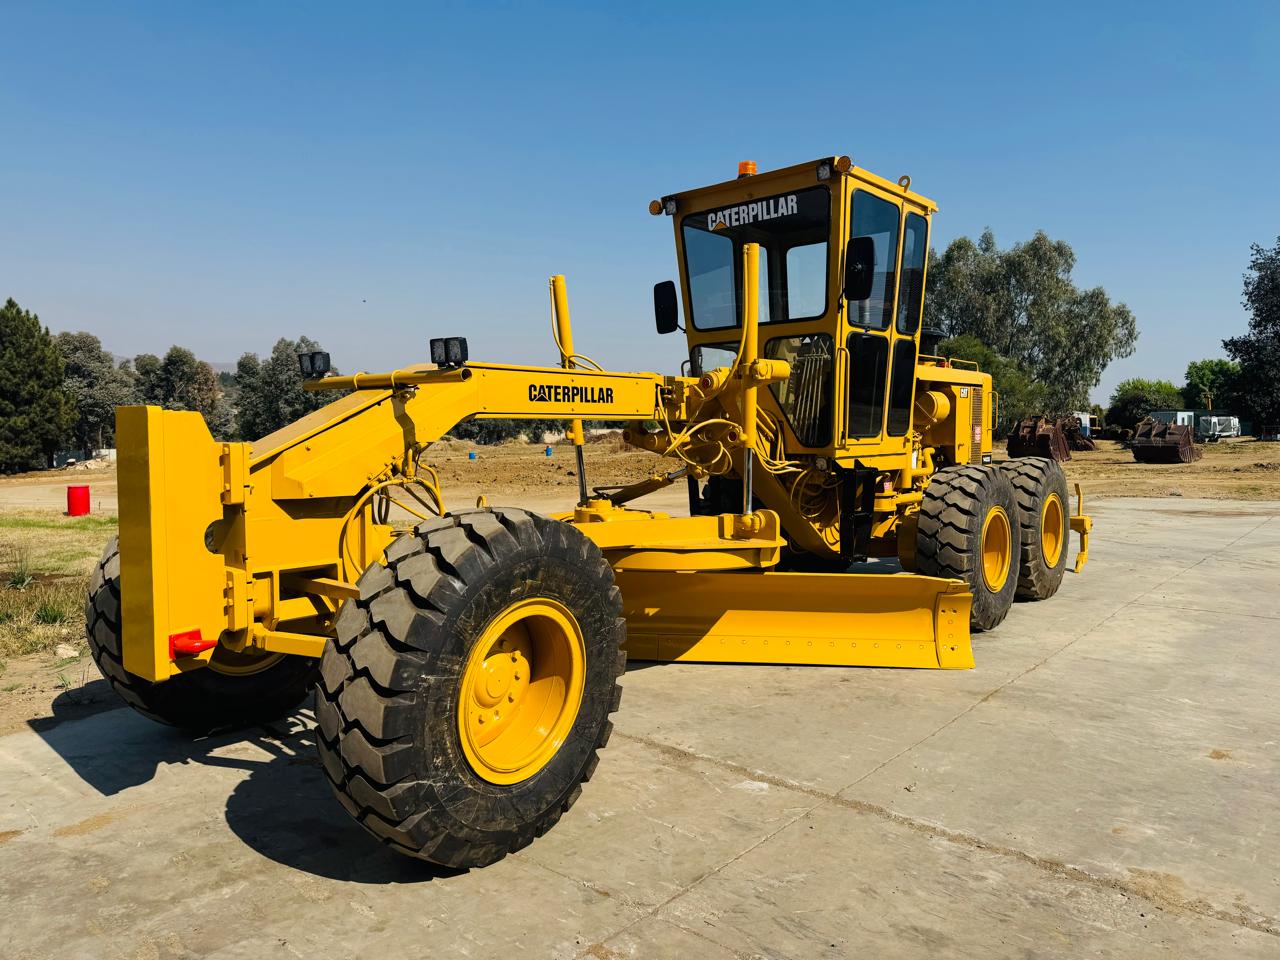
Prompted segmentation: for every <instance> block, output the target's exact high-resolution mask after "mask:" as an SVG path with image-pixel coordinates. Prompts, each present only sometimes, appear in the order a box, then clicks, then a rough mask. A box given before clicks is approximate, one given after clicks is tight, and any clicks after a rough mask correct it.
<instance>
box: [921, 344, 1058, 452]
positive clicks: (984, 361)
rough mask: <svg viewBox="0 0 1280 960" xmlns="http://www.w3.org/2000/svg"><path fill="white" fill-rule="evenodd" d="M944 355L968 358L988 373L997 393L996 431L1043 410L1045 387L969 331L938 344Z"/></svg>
mask: <svg viewBox="0 0 1280 960" xmlns="http://www.w3.org/2000/svg"><path fill="white" fill-rule="evenodd" d="M938 351H939V353H941V354H942V356H944V357H953V358H955V359H957V360H972V361H973V362H974V363H976V364H977V365H978V368H979V369H980V370H982V371H984V372H986V373H989V374H991V383H992V386H993V387H994V389H995V390H996V392H997V393H999V394H1000V423H999V424H997V425H996V426H997V430H998V431H999V432H1002V433H1003V432H1005V431H1007V430H1008V429H1009V428H1010V426H1012V424H1013V423H1015V422H1016V421H1018V420H1021V419H1022V418H1023V417H1028V416H1033V415H1035V414H1038V413H1043V412H1044V411H1045V409H1046V404H1045V390H1044V388H1043V387H1042V386H1041V385H1040V384H1038V383H1036V382H1035V381H1034V380H1033V379H1032V378H1031V376H1030V375H1029V374H1028V373H1027V372H1026V371H1025V370H1023V369H1022V368H1021V367H1019V366H1018V365H1017V364H1016V363H1014V362H1013V361H1012V360H1010V359H1009V358H1008V357H1002V356H1000V354H998V353H996V352H995V351H994V350H992V349H991V348H990V347H988V346H987V345H986V344H985V343H983V342H982V341H981V340H979V339H978V338H977V337H975V336H974V335H973V334H971V333H966V334H963V335H962V336H959V337H952V338H951V339H949V340H944V341H942V343H940V344H938Z"/></svg>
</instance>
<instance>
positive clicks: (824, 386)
mask: <svg viewBox="0 0 1280 960" xmlns="http://www.w3.org/2000/svg"><path fill="white" fill-rule="evenodd" d="M764 355H765V356H766V357H767V358H769V359H770V360H785V361H787V363H789V364H790V365H791V376H790V377H788V378H787V379H786V380H785V381H783V382H781V383H774V384H772V385H771V387H770V389H771V390H772V391H773V396H774V399H776V400H777V401H778V406H779V407H780V408H782V413H783V415H784V416H786V418H787V423H789V424H790V425H791V432H792V433H794V434H795V435H796V439H797V440H799V441H800V442H801V443H802V444H804V445H805V446H806V447H825V446H826V445H827V444H829V443H830V442H831V395H832V391H833V390H834V383H835V379H834V374H835V355H834V351H833V350H832V344H831V338H830V337H829V336H827V335H826V334H825V333H818V334H810V335H807V336H802V337H778V338H776V339H774V340H770V341H769V342H768V343H766V344H765V347H764Z"/></svg>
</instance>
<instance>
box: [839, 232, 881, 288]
mask: <svg viewBox="0 0 1280 960" xmlns="http://www.w3.org/2000/svg"><path fill="white" fill-rule="evenodd" d="M875 278H876V242H875V240H874V239H873V238H871V237H850V238H849V243H848V244H847V245H846V246H845V248H844V298H845V299H846V300H849V301H858V300H866V299H867V298H868V297H869V296H871V287H872V284H873V283H874V281H875Z"/></svg>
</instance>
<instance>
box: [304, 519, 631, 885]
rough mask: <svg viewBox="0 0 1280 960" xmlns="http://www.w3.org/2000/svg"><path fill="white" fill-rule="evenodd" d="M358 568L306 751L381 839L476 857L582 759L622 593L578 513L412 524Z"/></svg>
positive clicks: (606, 709) (589, 763)
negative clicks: (313, 750) (572, 520)
mask: <svg viewBox="0 0 1280 960" xmlns="http://www.w3.org/2000/svg"><path fill="white" fill-rule="evenodd" d="M386 560H387V562H386V565H385V566H384V565H382V564H374V565H372V566H371V567H369V569H368V570H366V571H365V573H364V574H363V575H362V576H361V578H360V584H359V585H360V597H359V598H358V599H356V600H351V601H348V602H347V604H346V605H345V606H344V607H343V609H342V612H341V614H340V615H339V617H338V622H337V637H336V639H335V640H334V641H332V642H330V644H329V645H328V646H327V647H326V648H325V653H324V657H323V658H322V660H321V668H320V683H319V684H318V685H317V687H316V719H317V721H318V723H319V733H320V736H319V738H318V746H319V750H320V759H321V761H322V763H323V766H324V769H325V773H326V775H327V777H328V779H329V782H330V784H331V786H332V787H333V790H334V793H335V795H336V796H337V798H338V800H339V801H340V802H341V803H342V805H343V806H344V807H345V808H346V809H347V811H348V812H349V813H350V814H351V815H352V816H353V817H355V818H356V820H357V821H358V822H359V823H360V824H361V826H363V827H364V828H365V829H366V830H368V831H369V832H370V833H371V834H373V835H374V836H375V837H377V838H378V839H379V840H381V841H382V842H383V843H385V844H387V845H388V846H390V847H392V848H393V849H395V850H398V851H400V852H402V853H406V854H409V855H411V856H414V857H418V858H421V859H424V860H429V861H431V862H433V863H438V864H441V865H444V866H447V867H453V868H466V867H476V866H484V865H486V864H489V863H492V862H494V861H495V860H499V859H501V858H502V857H504V856H506V855H507V854H508V853H511V852H513V851H515V850H519V849H520V848H521V847H524V846H526V845H528V844H529V843H531V842H532V841H533V840H534V838H536V837H539V836H541V835H542V834H543V833H545V832H546V831H547V830H549V829H550V828H551V827H552V826H554V825H555V823H556V822H557V821H558V820H559V819H560V816H561V815H562V814H563V813H564V812H565V811H566V810H568V809H569V807H570V806H572V805H573V803H574V801H575V800H576V799H577V798H578V795H579V793H580V792H581V783H582V782H584V781H586V780H589V779H590V778H591V775H592V773H593V772H594V771H595V767H596V763H597V751H598V750H599V749H600V748H602V747H604V745H605V744H606V743H607V742H608V739H609V733H610V731H611V730H612V725H611V724H610V722H609V714H611V713H612V712H613V711H615V710H616V709H617V708H618V703H619V699H620V697H621V693H622V688H621V687H620V686H618V684H617V680H618V678H619V677H620V676H621V674H622V672H623V670H624V669H625V664H626V655H625V654H624V653H623V652H622V649H621V647H622V643H623V641H624V639H625V636H626V626H625V621H623V620H622V618H621V610H622V600H621V595H620V593H619V591H618V588H617V587H616V586H614V583H613V571H612V569H611V568H610V566H609V564H608V562H607V561H606V560H605V559H604V557H603V556H602V555H601V553H600V551H599V549H598V548H597V547H596V546H595V544H593V543H592V542H591V541H590V540H588V539H587V538H586V537H585V536H583V535H582V533H580V532H579V531H578V530H577V529H576V528H574V527H572V526H571V525H569V524H566V523H562V522H559V521H554V520H548V519H546V518H544V517H540V516H537V515H535V514H531V513H527V512H525V511H523V510H512V509H507V510H474V511H467V512H464V513H460V514H455V515H452V516H449V517H445V518H443V519H441V520H439V521H437V522H435V523H433V524H431V525H424V526H423V527H421V528H420V529H419V532H418V533H417V534H410V535H406V536H404V537H401V538H400V539H399V540H397V541H396V542H395V543H394V544H392V546H391V547H390V548H389V549H388V550H387V555H386Z"/></svg>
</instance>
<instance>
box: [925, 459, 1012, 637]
mask: <svg viewBox="0 0 1280 960" xmlns="http://www.w3.org/2000/svg"><path fill="white" fill-rule="evenodd" d="M1020 522H1021V512H1020V511H1019V508H1018V502H1017V498H1016V496H1015V494H1014V490H1013V486H1012V485H1011V484H1010V483H1009V479H1008V477H1006V476H1005V474H1004V473H1003V472H1001V471H1000V470H999V469H997V468H995V467H991V466H968V465H965V466H952V467H945V468H943V469H942V470H939V471H938V472H937V473H935V474H934V475H933V477H932V478H931V479H930V480H929V485H928V486H927V487H926V488H925V491H924V499H923V500H922V501H921V504H920V512H919V520H918V524H917V527H916V557H915V562H916V569H917V570H918V571H919V572H920V573H923V574H925V575H926V576H930V577H948V578H951V579H954V580H963V581H964V582H965V583H966V584H968V586H969V592H970V593H972V594H973V605H972V613H971V616H970V625H971V626H972V627H973V629H975V630H991V629H992V628H994V627H996V626H998V625H999V624H1000V622H1001V621H1002V620H1004V618H1005V616H1006V615H1007V614H1008V613H1009V607H1010V606H1011V605H1012V604H1013V596H1014V592H1015V591H1016V590H1017V587H1018V563H1019V553H1020V551H1019V540H1018V537H1017V535H1016V533H1015V532H1014V531H1016V530H1018V529H1019V524H1020Z"/></svg>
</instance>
